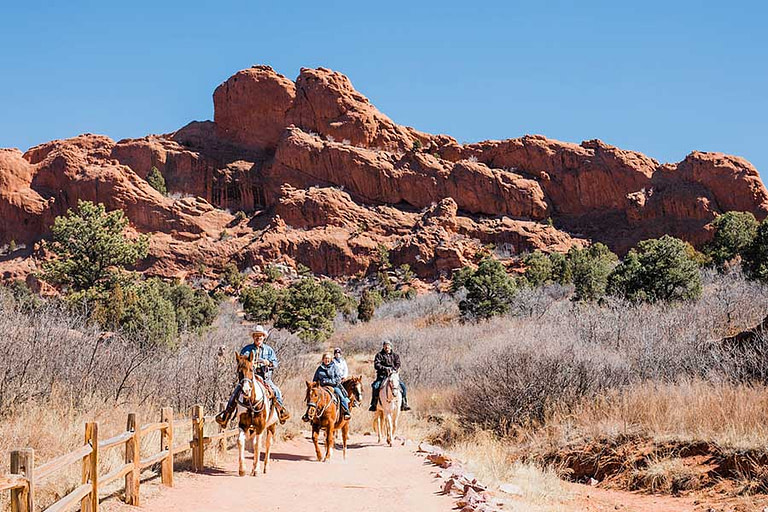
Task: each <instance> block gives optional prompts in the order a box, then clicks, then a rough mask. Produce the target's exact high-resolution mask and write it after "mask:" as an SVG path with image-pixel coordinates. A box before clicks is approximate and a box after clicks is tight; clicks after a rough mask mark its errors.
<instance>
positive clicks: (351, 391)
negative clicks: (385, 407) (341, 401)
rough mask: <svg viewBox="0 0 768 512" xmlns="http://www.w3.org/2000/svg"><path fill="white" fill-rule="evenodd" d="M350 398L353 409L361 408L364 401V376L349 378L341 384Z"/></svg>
mask: <svg viewBox="0 0 768 512" xmlns="http://www.w3.org/2000/svg"><path fill="white" fill-rule="evenodd" d="M341 384H342V385H343V386H344V389H345V390H346V392H347V394H348V395H349V398H350V404H349V405H351V406H352V407H360V404H361V403H362V401H363V376H362V375H360V376H359V377H349V378H347V379H345V380H344V382H342V383H341Z"/></svg>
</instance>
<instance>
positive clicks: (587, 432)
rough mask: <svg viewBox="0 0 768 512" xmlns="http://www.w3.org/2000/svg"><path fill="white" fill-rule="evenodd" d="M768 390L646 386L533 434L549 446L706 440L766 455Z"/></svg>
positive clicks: (613, 394)
mask: <svg viewBox="0 0 768 512" xmlns="http://www.w3.org/2000/svg"><path fill="white" fill-rule="evenodd" d="M766 418H768V387H766V385H764V384H751V385H747V384H736V385H734V384H729V383H724V382H705V381H701V380H690V381H683V382H679V383H668V384H663V383H652V382H645V383H641V384H637V385H634V386H630V387H627V388H625V389H621V390H612V391H610V392H608V393H606V394H604V395H601V396H600V397H597V398H595V399H591V400H583V401H582V402H581V403H579V404H578V405H577V406H576V407H573V408H569V409H568V410H561V411H555V412H553V413H552V414H551V416H550V417H549V418H548V420H547V421H546V427H545V428H543V429H540V430H539V431H538V432H536V433H531V435H532V436H533V437H534V438H536V437H539V438H541V439H542V440H544V441H545V442H546V443H547V444H549V445H567V444H571V443H574V442H578V440H580V439H596V438H604V437H607V438H611V437H616V436H619V435H624V436H638V435H639V436H642V437H647V438H650V439H653V440H655V441H658V442H666V441H706V442H710V443H714V444H716V445H718V446H720V447H722V448H729V449H733V450H743V449H760V450H768V424H767V423H766V421H765V419H766Z"/></svg>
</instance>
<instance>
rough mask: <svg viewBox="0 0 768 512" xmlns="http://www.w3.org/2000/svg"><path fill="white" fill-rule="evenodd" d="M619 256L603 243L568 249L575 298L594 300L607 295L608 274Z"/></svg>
mask: <svg viewBox="0 0 768 512" xmlns="http://www.w3.org/2000/svg"><path fill="white" fill-rule="evenodd" d="M617 261H618V258H617V257H616V255H615V254H614V253H612V252H611V250H610V249H608V247H606V246H605V245H603V244H601V243H596V244H592V245H590V246H589V247H587V248H585V249H578V248H573V249H571V250H570V251H568V266H569V268H570V271H571V278H572V280H573V285H574V300H582V301H593V300H598V299H600V298H602V297H603V296H604V295H605V290H606V287H607V286H608V275H609V274H610V273H611V271H612V270H613V267H614V266H616V263H617Z"/></svg>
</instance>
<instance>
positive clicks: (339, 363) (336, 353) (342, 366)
mask: <svg viewBox="0 0 768 512" xmlns="http://www.w3.org/2000/svg"><path fill="white" fill-rule="evenodd" d="M333 364H335V365H336V367H337V368H338V369H339V375H340V376H341V380H344V379H346V378H347V377H349V367H347V362H346V361H345V360H344V357H343V356H342V355H341V348H340V347H336V348H335V349H333Z"/></svg>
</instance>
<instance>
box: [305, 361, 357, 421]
mask: <svg viewBox="0 0 768 512" xmlns="http://www.w3.org/2000/svg"><path fill="white" fill-rule="evenodd" d="M312 380H313V381H314V382H317V383H318V384H320V385H321V386H330V387H332V388H333V390H334V391H335V392H336V396H337V397H338V399H339V403H340V404H341V409H342V410H343V411H344V419H345V420H348V419H349V418H350V415H349V397H348V396H347V392H346V391H344V388H343V387H342V386H341V374H340V373H339V368H338V366H336V364H335V363H334V362H333V359H331V355H330V354H328V353H326V354H323V359H322V363H321V364H320V366H318V367H317V370H315V376H314V377H312Z"/></svg>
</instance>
